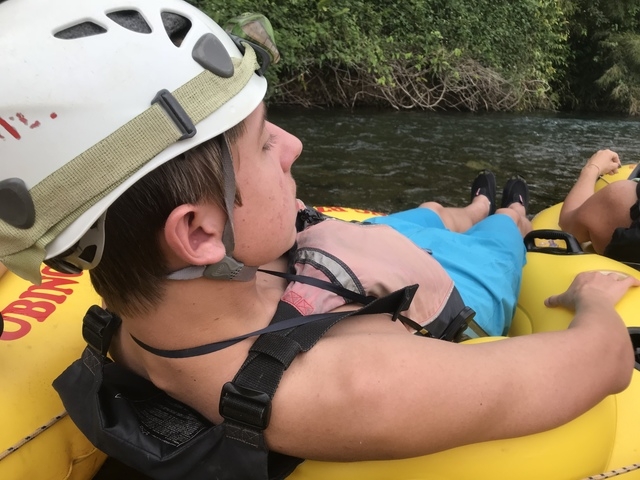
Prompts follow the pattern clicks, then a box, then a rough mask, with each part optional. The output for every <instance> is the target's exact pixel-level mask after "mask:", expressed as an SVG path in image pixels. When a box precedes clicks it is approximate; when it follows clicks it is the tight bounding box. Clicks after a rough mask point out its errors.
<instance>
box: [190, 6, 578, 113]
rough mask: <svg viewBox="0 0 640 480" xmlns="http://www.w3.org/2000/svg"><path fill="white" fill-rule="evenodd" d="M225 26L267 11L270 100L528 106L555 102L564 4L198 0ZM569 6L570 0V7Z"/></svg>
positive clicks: (562, 59) (563, 53)
mask: <svg viewBox="0 0 640 480" xmlns="http://www.w3.org/2000/svg"><path fill="white" fill-rule="evenodd" d="M193 3H195V4H196V5H198V6H199V7H200V8H203V9H204V10H205V11H206V12H207V13H209V14H210V15H211V16H212V17H213V18H214V19H215V20H216V21H218V22H219V23H224V22H225V20H227V19H228V18H230V17H232V16H235V15H238V14H240V13H243V12H245V11H256V12H261V13H264V14H265V15H266V16H267V17H268V18H269V19H270V20H271V23H272V24H273V26H274V29H275V31H276V43H277V44H278V47H279V49H280V51H281V53H282V61H281V63H280V64H278V65H277V66H276V67H275V68H273V69H272V70H271V71H270V72H269V80H270V85H271V89H270V101H271V102H273V103H279V104H300V105H306V106H311V105H340V106H355V105H383V106H392V107H394V108H398V109H400V108H423V109H436V108H459V109H468V110H479V109H486V110H514V109H519V110H525V109H526V110H530V109H536V108H553V107H554V106H555V105H556V102H557V99H556V98H555V96H554V94H553V93H552V90H551V88H550V85H551V84H553V83H560V82H561V80H562V78H564V72H565V69H566V66H567V65H566V63H567V57H568V49H567V36H568V27H567V24H566V21H565V16H564V11H563V5H562V2H561V0H475V1H471V0H404V1H402V2H389V1H387V0H287V1H285V2H280V1H278V2H276V1H273V0H254V1H251V2H249V1H246V0H236V1H234V2H222V1H220V0H194V2H193ZM571 5H572V4H567V8H569V7H571Z"/></svg>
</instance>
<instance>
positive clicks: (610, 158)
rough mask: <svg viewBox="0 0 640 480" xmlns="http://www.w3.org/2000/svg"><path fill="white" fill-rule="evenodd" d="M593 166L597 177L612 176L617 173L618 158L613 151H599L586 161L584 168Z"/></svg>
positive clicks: (619, 164)
mask: <svg viewBox="0 0 640 480" xmlns="http://www.w3.org/2000/svg"><path fill="white" fill-rule="evenodd" d="M590 165H593V166H595V167H596V168H597V169H598V173H599V175H604V174H609V175H613V174H616V173H618V168H620V166H621V163H620V157H619V156H618V154H617V153H616V152H614V151H613V150H608V149H607V150H599V151H597V152H596V153H594V154H593V155H592V156H591V158H590V159H589V160H588V161H587V164H586V165H585V167H586V166H590Z"/></svg>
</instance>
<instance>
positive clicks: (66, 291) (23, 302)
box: [0, 267, 82, 340]
mask: <svg viewBox="0 0 640 480" xmlns="http://www.w3.org/2000/svg"><path fill="white" fill-rule="evenodd" d="M81 275H82V273H77V274H67V273H60V272H56V271H55V270H52V269H51V268H49V267H45V268H43V269H42V284H40V285H31V286H30V287H29V288H27V289H26V290H25V291H24V292H22V293H21V294H20V296H19V297H18V300H14V301H13V302H11V303H10V304H9V305H7V306H6V307H5V308H4V309H3V310H2V312H1V313H2V318H3V319H4V332H3V333H2V336H1V337H0V340H17V339H19V338H22V337H24V336H25V335H26V334H28V333H29V332H30V331H31V328H32V323H33V322H34V321H35V322H44V321H45V320H46V319H47V318H49V316H51V314H52V313H53V312H55V311H56V308H57V306H58V305H60V304H62V303H64V301H65V300H66V299H67V298H68V297H69V295H71V294H72V293H73V289H71V288H69V287H71V286H73V285H77V284H78V281H77V280H74V277H79V276H81Z"/></svg>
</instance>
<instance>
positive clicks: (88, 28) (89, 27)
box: [53, 22, 107, 40]
mask: <svg viewBox="0 0 640 480" xmlns="http://www.w3.org/2000/svg"><path fill="white" fill-rule="evenodd" d="M106 31H107V30H106V29H105V28H103V27H101V26H100V25H98V24H97V23H93V22H82V23H78V24H77V25H74V26H72V27H69V28H65V29H64V30H60V31H59V32H58V33H55V34H54V35H53V36H54V37H56V38H61V39H62V40H73V39H74V38H83V37H91V36H93V35H100V34H101V33H105V32H106Z"/></svg>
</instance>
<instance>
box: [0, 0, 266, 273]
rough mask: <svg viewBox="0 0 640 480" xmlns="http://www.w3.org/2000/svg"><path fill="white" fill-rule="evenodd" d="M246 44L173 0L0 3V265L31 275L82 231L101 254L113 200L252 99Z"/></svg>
mask: <svg viewBox="0 0 640 480" xmlns="http://www.w3.org/2000/svg"><path fill="white" fill-rule="evenodd" d="M172 30H173V31H174V32H175V31H176V30H179V32H180V34H181V36H183V37H184V38H183V39H182V41H181V42H175V43H174V40H172V37H171V36H170V33H171V32H172ZM246 45H247V44H245V43H242V44H241V43H240V42H239V41H237V39H233V38H232V37H231V36H230V35H229V34H227V33H226V32H225V31H224V30H223V29H222V28H220V27H219V26H218V25H217V24H216V23H215V22H213V21H212V20H211V19H210V18H209V17H208V16H207V15H205V14H204V13H202V12H201V11H200V10H198V9H196V8H194V7H192V6H191V5H189V4H187V3H185V2H183V1H181V0H90V1H87V0H56V1H51V0H7V1H5V2H3V3H0V52H2V54H0V71H2V75H0V261H3V262H4V263H6V264H7V266H8V267H9V268H11V269H12V270H14V271H15V272H16V273H17V274H18V275H20V276H23V277H24V278H27V279H29V280H31V281H33V282H34V283H39V281H40V272H39V267H40V263H41V262H42V260H44V259H45V258H46V259H50V258H52V257H55V256H58V255H60V254H61V253H64V252H66V251H68V250H69V249H70V248H72V247H74V246H76V245H77V244H78V242H79V241H81V240H82V238H83V236H84V237H85V243H87V238H89V237H90V236H91V235H93V236H96V237H97V240H96V239H90V238H89V240H88V243H89V244H95V243H96V242H97V243H98V248H99V250H100V251H101V247H102V246H101V244H100V242H101V241H102V240H100V239H101V238H102V235H101V232H100V228H101V227H100V225H101V222H100V221H99V220H100V219H101V217H102V220H103V218H104V217H103V214H104V212H105V211H106V209H107V208H108V207H109V205H110V204H111V203H113V202H114V200H115V199H116V198H118V196H120V195H121V194H122V193H123V192H124V191H125V190H126V189H127V188H128V187H130V186H131V185H132V184H133V183H134V182H136V181H137V180H138V179H140V178H141V177H142V176H144V175H145V174H146V173H148V172H149V171H151V170H153V169H154V168H156V167H158V166H159V165H161V164H162V163H164V162H166V161H168V160H170V159H172V158H174V157H175V156H177V155H178V154H180V153H182V152H184V151H186V150H188V149H191V148H193V147H194V146H195V145H198V144H200V143H202V142H204V141H206V140H208V139H210V138H213V137H215V136H217V135H219V134H221V133H223V132H225V131H227V130H229V129H230V128H231V127H233V126H234V125H236V124H238V123H239V122H241V121H242V120H243V119H244V118H246V117H247V116H248V115H249V114H250V113H251V112H252V111H253V110H254V109H255V108H256V107H257V106H258V104H259V103H260V102H261V101H262V99H263V97H264V95H265V92H266V80H265V79H264V78H263V77H262V76H261V73H262V71H263V69H262V68H260V65H259V63H258V62H257V60H256V55H255V53H254V49H253V48H248V47H247V46H246ZM238 47H240V48H238ZM256 50H259V49H256ZM259 53H261V54H262V55H263V58H264V52H263V51H260V52H259ZM263 67H264V65H263ZM256 71H258V73H256ZM92 226H94V228H95V229H96V231H94V232H90V233H89V234H87V235H85V234H86V233H87V231H88V230H89V229H90V228H91V227H92ZM80 243H82V242H80ZM81 253H82V252H80V255H79V256H78V262H79V263H80V265H79V266H80V268H82V267H85V268H90V267H92V266H95V264H96V263H97V260H99V257H100V254H99V255H97V260H96V258H93V259H91V258H90V259H89V260H86V259H85V260H86V262H87V263H86V265H82V261H83V258H82V256H81Z"/></svg>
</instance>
